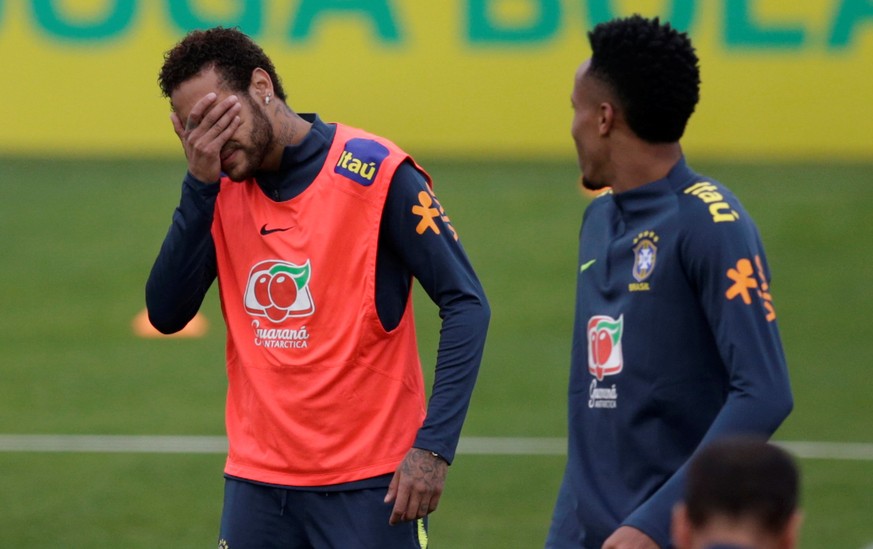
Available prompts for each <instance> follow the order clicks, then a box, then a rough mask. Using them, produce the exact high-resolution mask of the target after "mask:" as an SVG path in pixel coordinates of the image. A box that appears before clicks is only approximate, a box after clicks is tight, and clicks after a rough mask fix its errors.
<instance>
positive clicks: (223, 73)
mask: <svg viewBox="0 0 873 549" xmlns="http://www.w3.org/2000/svg"><path fill="white" fill-rule="evenodd" d="M209 68H212V69H214V70H215V72H216V73H217V74H218V76H219V77H220V78H221V81H222V84H223V85H224V86H226V87H227V89H228V90H229V91H231V92H232V93H236V94H240V93H246V92H247V90H248V89H249V85H250V84H251V80H252V72H253V71H254V70H255V69H262V70H264V71H265V72H266V73H267V74H268V75H269V76H270V79H271V80H272V83H273V93H274V95H275V96H276V97H278V98H279V99H281V100H282V101H285V100H286V99H287V98H286V97H285V90H284V89H283V88H282V82H281V81H280V79H279V76H278V75H277V74H276V69H275V68H274V67H273V62H272V61H271V60H270V58H269V57H267V54H266V53H264V50H263V49H261V47H260V46H259V45H257V44H256V43H255V42H254V41H253V40H252V39H251V38H249V37H248V36H246V35H245V34H243V33H242V32H240V31H239V30H237V29H228V28H223V27H215V28H212V29H208V30H195V31H191V32H190V33H188V34H187V35H186V36H185V37H184V38H183V39H182V40H181V41H180V42H179V43H178V44H176V46H175V47H174V48H173V49H171V50H170V51H168V52H167V53H166V55H165V56H164V65H163V67H161V72H160V75H159V76H158V82H159V84H160V86H161V92H163V94H164V97H168V98H169V97H171V96H172V94H173V91H174V90H175V89H176V88H178V87H179V85H180V84H182V83H183V82H185V81H187V80H189V79H191V78H193V77H194V76H196V75H197V74H199V73H200V72H201V71H203V70H204V69H209Z"/></svg>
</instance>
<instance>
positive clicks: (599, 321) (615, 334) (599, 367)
mask: <svg viewBox="0 0 873 549" xmlns="http://www.w3.org/2000/svg"><path fill="white" fill-rule="evenodd" d="M623 331H624V315H620V316H619V317H618V320H616V319H614V318H612V317H610V316H606V315H595V316H592V317H591V318H590V319H589V320H588V371H589V372H590V373H591V374H592V375H593V376H594V377H596V378H597V380H598V381H603V377H604V376H611V375H615V374H617V373H619V372H621V369H622V366H623V364H624V359H623V357H622V353H621V334H622V332H623Z"/></svg>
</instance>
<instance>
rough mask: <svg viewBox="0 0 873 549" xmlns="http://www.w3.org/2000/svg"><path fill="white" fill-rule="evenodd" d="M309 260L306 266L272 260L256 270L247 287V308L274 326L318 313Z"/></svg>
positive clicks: (256, 267) (256, 266)
mask: <svg viewBox="0 0 873 549" xmlns="http://www.w3.org/2000/svg"><path fill="white" fill-rule="evenodd" d="M311 275H312V269H311V267H310V265H309V260H307V261H306V263H304V264H303V265H295V264H294V263H289V262H287V261H280V260H278V259H269V260H266V261H261V262H260V263H258V264H256V265H255V266H254V267H252V270H251V271H250V273H249V279H248V282H247V283H246V291H245V297H244V298H243V299H244V300H245V308H246V312H248V313H249V314H250V315H254V316H262V317H267V318H268V319H269V320H271V321H272V322H274V323H278V322H282V321H283V320H285V319H286V318H292V317H301V316H310V315H311V314H312V313H313V312H315V304H314V303H313V301H312V293H311V292H310V291H309V279H310V277H311Z"/></svg>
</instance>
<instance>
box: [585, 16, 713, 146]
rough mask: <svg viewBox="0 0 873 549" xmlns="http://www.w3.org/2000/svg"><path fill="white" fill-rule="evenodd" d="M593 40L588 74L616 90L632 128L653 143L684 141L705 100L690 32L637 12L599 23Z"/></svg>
mask: <svg viewBox="0 0 873 549" xmlns="http://www.w3.org/2000/svg"><path fill="white" fill-rule="evenodd" d="M588 41H589V42H590V43H591V51H592V54H591V64H590V66H589V69H588V73H589V74H591V75H592V76H595V77H596V78H599V79H600V80H601V81H603V82H605V83H606V84H607V85H608V86H609V87H610V88H611V89H612V91H613V93H614V94H615V96H616V99H617V100H618V102H619V104H620V107H622V108H623V110H624V113H625V118H626V119H627V123H628V125H629V126H630V128H631V130H633V132H634V133H635V134H636V135H637V136H638V137H639V138H640V139H643V140H645V141H649V142H652V143H671V142H674V141H678V140H679V138H681V137H682V134H683V133H684V132H685V126H686V124H687V123H688V119H689V118H690V117H691V113H693V112H694V107H695V106H696V105H697V101H698V100H699V98H700V71H699V67H698V59H697V54H696V53H695V52H694V48H693V47H692V45H691V40H690V39H689V38H688V35H687V34H686V33H683V32H678V31H677V30H675V29H674V28H672V27H671V26H670V23H663V24H662V23H661V22H660V21H659V20H658V18H657V17H656V18H654V19H646V18H644V17H642V16H640V15H633V16H631V17H627V18H624V19H614V20H612V21H608V22H605V23H601V24H599V25H597V26H595V27H594V29H593V30H592V31H591V32H589V33H588Z"/></svg>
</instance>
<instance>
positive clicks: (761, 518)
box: [685, 437, 800, 534]
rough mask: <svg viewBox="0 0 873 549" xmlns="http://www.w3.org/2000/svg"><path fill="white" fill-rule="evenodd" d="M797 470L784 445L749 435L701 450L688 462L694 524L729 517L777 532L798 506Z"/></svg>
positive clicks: (687, 500) (689, 505) (688, 495)
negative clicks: (751, 521) (748, 520)
mask: <svg viewBox="0 0 873 549" xmlns="http://www.w3.org/2000/svg"><path fill="white" fill-rule="evenodd" d="M799 483H800V479H799V473H798V470H797V465H796V464H795V461H794V459H793V458H792V457H791V456H790V455H789V454H788V452H786V451H785V450H783V449H782V448H779V447H778V446H775V445H773V444H770V443H768V442H766V441H765V440H764V439H758V438H751V437H731V438H725V439H722V440H720V441H717V442H714V443H712V444H710V445H709V446H707V447H705V448H704V449H702V450H701V451H700V452H699V453H698V454H697V455H696V456H695V457H694V458H693V459H692V461H691V464H690V465H689V469H688V477H687V482H686V487H685V505H686V507H687V510H688V518H689V520H690V521H691V524H693V525H694V526H695V527H701V526H703V525H705V524H706V523H707V522H708V521H709V519H711V518H713V517H715V516H718V515H723V516H728V517H731V518H733V519H741V518H747V519H751V520H753V521H754V522H755V523H757V524H758V525H760V526H761V527H762V528H764V529H765V530H766V531H768V532H771V533H774V534H775V533H779V532H781V531H782V530H783V529H784V528H785V527H786V525H787V524H788V521H789V520H790V519H791V516H792V515H793V514H794V512H795V510H796V509H797V505H798V491H799Z"/></svg>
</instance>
